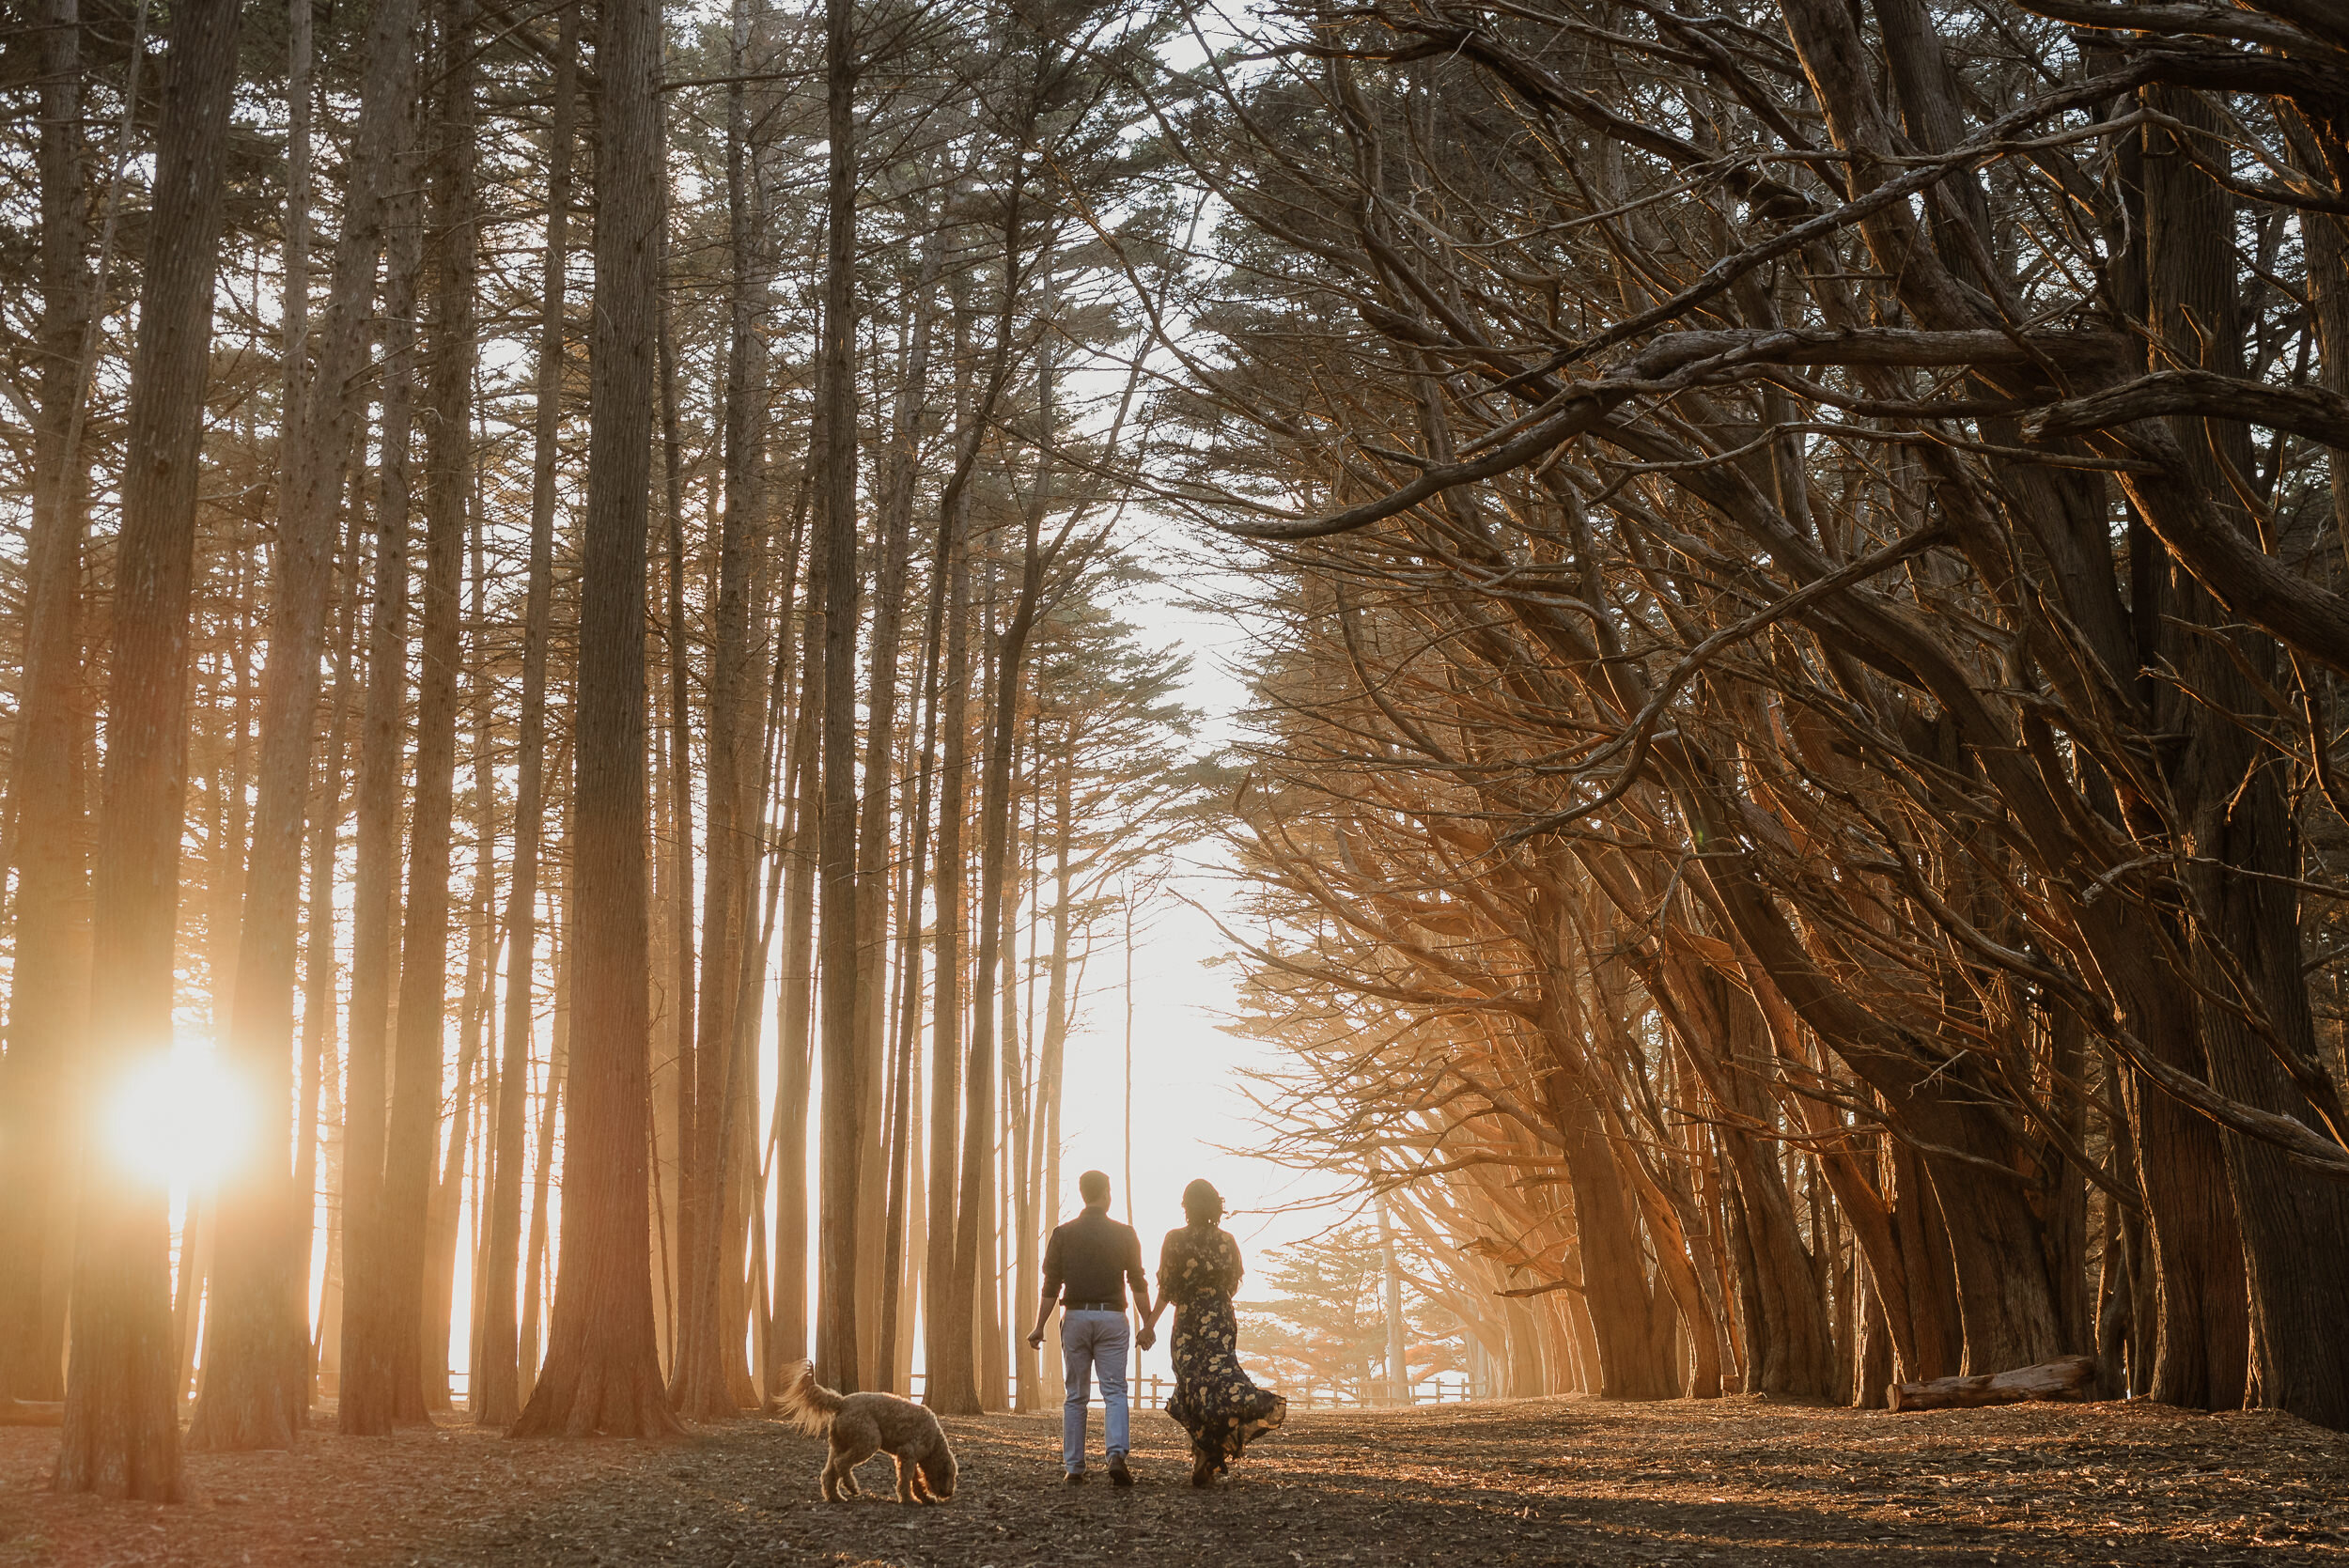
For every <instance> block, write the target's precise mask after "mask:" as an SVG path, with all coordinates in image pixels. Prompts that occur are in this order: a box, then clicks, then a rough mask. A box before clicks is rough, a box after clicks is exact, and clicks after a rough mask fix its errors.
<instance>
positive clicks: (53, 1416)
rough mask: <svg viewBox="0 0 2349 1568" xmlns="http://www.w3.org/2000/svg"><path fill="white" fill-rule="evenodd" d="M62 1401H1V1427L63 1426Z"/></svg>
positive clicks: (63, 1407)
mask: <svg viewBox="0 0 2349 1568" xmlns="http://www.w3.org/2000/svg"><path fill="white" fill-rule="evenodd" d="M64 1424H65V1403H64V1401H62V1400H54V1399H51V1400H38V1399H0V1426H63V1425H64Z"/></svg>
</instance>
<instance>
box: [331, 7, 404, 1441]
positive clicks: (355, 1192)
mask: <svg viewBox="0 0 2349 1568" xmlns="http://www.w3.org/2000/svg"><path fill="white" fill-rule="evenodd" d="M399 36H400V37H401V38H403V39H404V38H405V37H406V32H405V30H403V31H402V32H401V34H400V35H399ZM412 133H413V130H412V126H411V127H407V128H405V129H404V130H403V132H402V134H403V137H405V136H408V135H412ZM394 168H395V170H396V171H397V172H396V174H395V177H394V182H395V184H396V185H397V186H398V187H399V188H400V193H401V194H399V195H398V196H397V198H396V200H395V201H394V202H393V203H392V204H391V210H390V211H388V212H387V213H386V214H385V220H384V221H385V227H386V230H387V244H386V255H387V259H386V261H385V265H384V283H383V315H384V322H385V325H384V334H383V335H384V342H383V365H382V370H381V376H382V387H383V390H382V411H381V416H380V424H381V436H380V438H379V442H378V444H379V447H380V453H381V455H380V458H379V460H378V475H377V486H376V490H377V494H376V539H375V594H374V603H373V604H372V606H371V607H370V609H369V612H368V621H367V697H366V711H365V713H364V714H363V715H362V717H361V720H360V731H359V735H360V739H359V783H358V786H357V791H356V794H357V813H358V824H357V838H358V844H357V850H356V854H355V855H354V857H353V864H352V884H353V885H352V890H351V920H350V933H351V934H350V945H351V956H350V1047H349V1053H350V1060H349V1066H348V1068H347V1079H348V1087H347V1089H346V1090H345V1102H344V1127H345V1131H344V1137H343V1192H342V1211H343V1268H344V1290H343V1298H342V1306H343V1311H342V1317H341V1327H340V1329H339V1332H338V1337H337V1343H338V1357H337V1366H338V1374H337V1378H336V1384H337V1394H336V1404H335V1424H336V1427H337V1429H338V1430H339V1431H341V1432H342V1433H343V1435H344V1436H384V1435H385V1434H387V1433H389V1432H390V1431H391V1429H392V1422H393V1420H394V1409H393V1405H394V1400H393V1392H392V1389H393V1376H394V1374H393V1371H392V1368H391V1366H390V1364H389V1362H388V1361H386V1360H383V1359H382V1358H384V1357H386V1356H388V1355H389V1353H390V1350H391V1344H390V1342H389V1340H388V1339H386V1338H385V1337H383V1336H381V1335H374V1334H370V1333H368V1332H366V1330H364V1329H362V1328H361V1323H362V1320H363V1319H365V1318H366V1316H367V1315H368V1314H369V1313H371V1312H375V1311H376V1310H377V1306H376V1303H377V1302H378V1300H379V1298H380V1296H381V1294H382V1292H383V1291H385V1290H386V1289H388V1288H389V1287H388V1282H387V1280H386V1276H385V1273H384V1253H383V1240H382V1234H381V1219H382V1216H381V1199H382V1190H383V1157H384V1147H385V1137H386V1132H387V1109H386V1108H387V1106H388V1105H389V1101H390V1091H391V1083H390V1071H391V1061H390V1057H391V1018H392V993H393V989H394V987H395V986H397V984H398V972H397V971H398V960H399V918H398V911H399V894H400V887H399V858H400V855H399V852H400V845H401V841H402V823H401V815H402V814H401V811H400V801H401V794H402V787H401V786H402V784H403V782H404V773H405V767H404V764H405V761H406V757H405V751H406V744H405V743H406V738H407V737H406V733H405V731H406V723H405V720H406V709H407V695H408V598H409V544H410V538H409V536H410V521H409V489H410V466H411V465H410V458H411V455H412V454H411V450H410V449H411V446H412V434H413V413H414V410H413V396H414V390H415V341H416V334H415V302H416V277H417V273H418V272H420V271H421V270H422V268H423V264H424V252H423V221H422V213H421V211H420V210H419V208H420V204H419V203H418V201H417V199H416V195H415V191H414V186H415V177H416V173H417V171H416V170H415V167H414V159H413V158H412V156H403V157H401V158H400V159H398V160H397V162H396V163H395V164H394Z"/></svg>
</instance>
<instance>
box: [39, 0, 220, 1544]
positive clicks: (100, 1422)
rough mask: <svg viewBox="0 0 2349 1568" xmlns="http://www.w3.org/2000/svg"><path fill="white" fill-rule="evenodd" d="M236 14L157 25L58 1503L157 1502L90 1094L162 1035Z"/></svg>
mask: <svg viewBox="0 0 2349 1568" xmlns="http://www.w3.org/2000/svg"><path fill="white" fill-rule="evenodd" d="M237 27H238V7H237V6H236V5H235V4H234V3H233V0H188V3H187V4H185V5H181V6H179V7H177V8H174V9H173V11H172V17H171V38H170V44H169V54H168V58H169V62H170V71H171V74H170V77H169V86H168V87H167V88H166V90H165V92H164V95H163V119H162V123H161V125H160V127H159V128H158V134H157V140H156V144H155V145H156V149H157V151H156V163H155V175H154V184H153V194H152V198H151V217H150V220H149V227H148V254H147V269H146V273H145V276H144V277H143V279H142V280H141V284H140V290H139V326H138V339H137V347H136V349H135V350H134V352H133V358H132V368H131V406H130V411H129V414H128V419H127V425H126V429H125V442H126V448H125V449H126V450H127V451H128V452H130V453H131V454H132V460H131V461H130V462H129V463H128V464H127V465H126V467H125V469H124V472H123V475H122V513H121V517H122V520H121V525H120V528H119V531H118V534H117V545H116V552H117V572H116V587H115V617H114V650H113V655H114V657H113V667H112V670H111V673H110V677H109V680H108V686H107V697H108V701H107V708H106V715H107V721H106V727H107V742H108V743H107V748H106V766H105V781H104V785H103V793H102V797H101V804H100V808H99V836H98V848H97V854H96V857H95V860H96V863H95V866H94V872H95V876H94V877H93V887H92V891H93V894H94V900H95V902H94V908H93V923H92V927H91V994H90V1001H91V1007H90V1021H91V1034H90V1046H89V1048H88V1050H87V1051H86V1058H87V1060H86V1064H85V1065H86V1077H85V1078H84V1079H83V1081H85V1082H86V1083H89V1084H91V1085H93V1086H94V1088H95V1092H94V1093H93V1094H91V1096H90V1097H89V1099H88V1100H87V1101H86V1102H85V1106H84V1108H83V1109H84V1116H83V1121H82V1125H81V1127H80V1128H79V1131H80V1133H81V1139H82V1147H81V1163H82V1173H81V1198H80V1203H81V1208H80V1218H79V1225H78V1230H77V1249H78V1250H77V1252H76V1256H75V1264H74V1273H73V1300H72V1307H71V1310H70V1311H71V1322H70V1335H71V1343H72V1358H71V1361H70V1365H69V1366H68V1368H67V1372H66V1410H65V1429H64V1433H63V1440H62V1442H61V1444H60V1446H59V1449H58V1453H57V1469H56V1476H55V1486H56V1489H57V1490H58V1491H60V1492H95V1493H98V1494H99V1495H101V1497H107V1498H132V1499H136V1500H140V1501H147V1502H175V1501H178V1500H179V1493H180V1466H179V1409H178V1405H177V1402H176V1400H175V1399H174V1390H173V1388H172V1382H173V1378H174V1375H175V1369H174V1367H173V1365H172V1357H171V1325H170V1311H171V1309H170V1299H169V1295H168V1292H169V1289H170V1277H169V1269H168V1264H167V1262H166V1255H167V1249H168V1246H169V1233H168V1228H167V1227H168V1224H169V1214H168V1211H167V1208H166V1203H165V1195H164V1193H163V1191H162V1189H161V1188H159V1187H156V1186H153V1185H150V1184H148V1183H146V1182H142V1181H138V1180H135V1179H133V1178H132V1177H130V1176H128V1175H126V1174H125V1173H124V1172H121V1171H119V1170H118V1169H117V1168H116V1167H115V1165H114V1163H113V1160H112V1158H111V1155H112V1151H111V1149H110V1148H109V1147H108V1145H107V1143H106V1141H105V1138H104V1122H103V1116H102V1111H101V1107H102V1104H103V1100H104V1097H105V1095H106V1094H107V1093H108V1090H107V1089H106V1088H105V1087H96V1086H111V1085H117V1084H119V1083H121V1082H122V1081H123V1080H124V1079H127V1078H129V1077H131V1076H132V1075H134V1074H136V1073H138V1072H140V1071H142V1070H150V1069H152V1068H153V1067H154V1066H155V1065H157V1064H159V1063H161V1062H162V1061H163V1057H164V1056H165V1055H166V1054H167V1053H168V1051H169V1049H170V1042H171V1036H172V1001H173V998H172V988H173V968H174V963H173V958H174V955H173V924H174V917H175V915H176V913H177V909H178V903H179V898H178V890H179V836H180V810H181V805H182V795H183V789H184V780H183V777H182V774H181V761H180V757H181V747H182V744H183V742H184V740H185V737H186V728H187V726H186V705H187V695H186V693H187V665H188V633H189V624H188V622H189V616H188V600H189V595H188V584H189V578H190V575H191V567H192V563H193V560H194V551H195V500H196V479H197V465H198V459H199V456H200V452H201V447H202V438H203V424H204V394H205V382H206V373H207V371H208V369H209V368H210V363H211V334H212V292H213V284H214V273H215V272H216V270H217V268H218V265H219V257H220V229H221V214H222V210H223V206H224V204H223V202H222V199H221V195H222V187H223V184H224V179H223V170H224V163H225V162H226V150H227V145H228V113H229V105H230V101H231V99H232V97H233V95H234V89H235V85H236V77H237Z"/></svg>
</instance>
